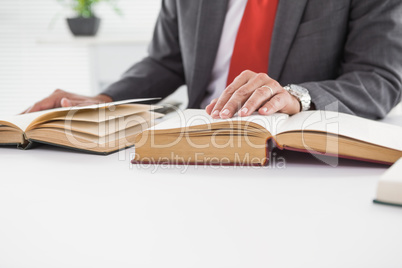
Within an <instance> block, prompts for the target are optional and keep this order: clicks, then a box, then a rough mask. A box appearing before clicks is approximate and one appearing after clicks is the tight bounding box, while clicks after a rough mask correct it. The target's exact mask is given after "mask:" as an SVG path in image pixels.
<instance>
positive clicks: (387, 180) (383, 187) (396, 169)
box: [373, 158, 402, 207]
mask: <svg viewBox="0 0 402 268" xmlns="http://www.w3.org/2000/svg"><path fill="white" fill-rule="evenodd" d="M373 201H374V203H378V204H385V205H393V206H401V207H402V158H401V159H399V160H398V161H397V162H396V163H395V164H394V165H393V166H392V167H390V168H389V169H388V170H387V171H386V172H385V173H384V175H383V176H381V179H380V180H379V181H378V184H377V195H376V198H375V199H374V200H373Z"/></svg>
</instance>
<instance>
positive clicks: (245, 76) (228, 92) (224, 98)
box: [211, 71, 255, 118]
mask: <svg viewBox="0 0 402 268" xmlns="http://www.w3.org/2000/svg"><path fill="white" fill-rule="evenodd" d="M254 75H255V73H254V72H252V71H244V72H242V73H241V74H240V75H239V76H238V77H236V78H235V79H234V80H233V82H232V83H231V84H230V85H229V86H228V87H227V88H226V89H225V90H224V91H223V93H222V95H221V96H220V97H219V98H218V101H217V102H216V104H215V106H214V109H213V110H212V112H211V116H212V117H213V118H220V113H221V110H222V108H223V107H224V106H225V104H226V103H227V102H228V101H229V99H230V98H231V97H232V95H233V94H234V93H235V92H236V91H237V90H238V89H239V88H240V87H241V86H243V85H245V84H246V83H247V82H248V81H249V80H250V79H251V78H252V77H253V76H254Z"/></svg>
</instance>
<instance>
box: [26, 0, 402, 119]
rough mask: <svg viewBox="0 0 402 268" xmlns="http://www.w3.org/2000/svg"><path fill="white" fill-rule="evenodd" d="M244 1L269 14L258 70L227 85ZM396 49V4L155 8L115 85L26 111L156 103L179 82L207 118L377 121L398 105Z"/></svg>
mask: <svg viewBox="0 0 402 268" xmlns="http://www.w3.org/2000/svg"><path fill="white" fill-rule="evenodd" d="M272 1H276V3H275V4H273V5H272V3H270V2H272ZM251 2H254V3H262V4H263V5H264V4H267V3H268V4H270V8H271V9H270V10H267V11H266V12H267V13H265V14H264V13H261V14H256V15H255V16H257V17H259V18H263V19H264V18H267V17H268V19H269V18H271V20H272V21H273V22H274V26H273V28H272V34H269V37H270V40H269V44H270V45H269V47H267V48H266V50H267V51H269V53H268V56H269V57H268V59H266V60H267V61H268V63H267V66H268V67H267V69H266V70H267V71H261V70H258V71H253V69H248V68H247V66H245V68H244V71H243V72H239V73H237V76H235V77H236V78H235V79H234V80H230V78H228V77H229V76H230V75H228V73H230V69H231V58H232V60H233V57H235V56H234V54H235V50H236V44H237V40H236V38H239V36H237V35H236V33H237V34H240V29H241V28H242V26H241V25H242V23H243V20H244V19H245V18H244V16H246V11H247V9H248V5H249V4H250V3H251ZM264 2H267V3H264ZM260 10H262V11H264V8H260ZM272 10H274V12H273V13H272ZM270 12H271V13H270ZM243 14H244V16H243ZM254 23H256V22H255V21H254ZM257 23H258V22H257ZM264 23H265V22H264ZM264 23H261V24H264ZM254 25H259V24H254ZM243 28H245V29H247V27H243ZM249 29H251V28H249ZM253 29H254V28H253ZM245 32H247V31H245ZM228 51H229V53H228ZM244 51H245V50H244V48H243V53H244ZM401 51H402V2H401V1H400V0H383V1H380V0H328V1H322V0H280V1H278V0H265V1H264V0H249V1H247V0H219V1H216V0H199V1H188V0H164V1H162V8H161V11H160V14H159V17H158V20H157V23H156V26H155V32H154V35H153V39H152V42H151V44H150V46H149V55H148V56H147V57H146V58H144V59H143V60H142V61H140V62H138V63H137V64H135V65H134V66H133V67H131V68H130V69H129V70H128V71H127V72H126V73H125V74H124V75H123V76H122V78H121V79H120V80H119V81H117V82H116V83H114V84H112V85H111V86H110V87H109V88H108V89H106V90H105V91H104V92H103V93H102V94H100V95H98V96H95V97H85V96H79V95H75V94H71V93H68V92H65V91H62V90H56V91H55V92H54V93H53V94H51V95H50V96H49V97H47V98H46V99H44V100H41V101H39V102H37V103H36V104H35V105H33V106H32V107H31V108H30V109H29V110H28V111H30V112H32V111H37V110H42V109H48V108H54V107H59V106H72V105H78V104H82V103H97V102H109V101H112V100H113V101H116V100H122V99H129V98H144V97H162V98H163V97H166V96H168V95H169V94H171V93H172V92H174V91H175V90H176V89H177V88H178V87H179V86H181V85H183V84H186V85H187V87H188V96H189V104H188V106H189V107H190V108H200V107H203V108H204V107H205V108H206V110H207V112H208V113H209V114H211V115H212V116H213V117H215V118H219V117H220V118H228V117H231V116H233V115H234V114H235V113H236V112H237V111H238V112H239V115H240V116H246V115H249V114H251V113H252V112H254V111H258V112H259V113H261V114H272V113H274V112H278V111H279V112H284V113H288V114H295V113H298V112H299V111H301V110H308V109H336V110H338V111H340V112H345V113H350V114H356V115H359V116H363V117H367V118H382V117H384V116H385V115H386V114H387V113H388V112H389V111H390V110H391V109H392V108H393V107H394V106H395V105H397V104H398V103H399V102H400V100H401V93H402V52H401ZM232 52H233V53H232ZM249 52H250V53H252V52H253V51H252V49H250V50H249ZM246 53H247V51H246ZM247 56H248V55H244V57H245V58H247ZM236 57H238V55H237V56H236ZM240 62H241V60H240ZM251 64H252V63H251ZM333 104H335V105H333ZM334 107H335V108H334Z"/></svg>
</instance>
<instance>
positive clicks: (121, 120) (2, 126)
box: [0, 99, 162, 154]
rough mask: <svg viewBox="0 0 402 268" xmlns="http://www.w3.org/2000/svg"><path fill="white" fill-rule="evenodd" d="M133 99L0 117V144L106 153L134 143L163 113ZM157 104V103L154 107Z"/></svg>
mask: <svg viewBox="0 0 402 268" xmlns="http://www.w3.org/2000/svg"><path fill="white" fill-rule="evenodd" d="M148 100H150V99H135V100H126V101H118V102H111V103H105V104H97V105H90V106H82V107H69V108H57V109H51V110H46V111H40V112H35V113H30V114H23V115H16V116H11V117H9V118H4V119H0V145H17V146H18V147H19V148H22V149H27V148H30V147H31V146H32V145H33V144H35V143H45V144H52V145H57V146H62V147H68V148H72V149H78V150H83V151H86V152H92V153H98V154H108V153H111V152H114V151H117V150H120V149H123V148H126V147H130V146H132V145H133V144H134V138H135V136H136V135H137V134H138V133H140V132H141V131H143V130H144V129H147V128H149V127H151V126H152V125H153V123H154V120H155V119H156V118H158V117H161V116H162V114H159V113H154V112H152V111H150V110H151V109H153V106H150V105H145V104H132V103H135V102H141V101H148ZM156 108H157V107H156Z"/></svg>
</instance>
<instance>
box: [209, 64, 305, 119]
mask: <svg viewBox="0 0 402 268" xmlns="http://www.w3.org/2000/svg"><path fill="white" fill-rule="evenodd" d="M205 110H206V112H207V113H208V114H210V115H211V116H212V117H213V118H215V119H216V118H223V119H226V118H230V117H232V116H233V115H234V114H235V113H236V112H237V111H239V113H238V114H239V116H249V115H251V114H252V113H253V112H254V111H257V110H258V113H259V114H261V115H270V114H273V113H276V112H281V113H286V114H290V115H292V114H296V113H298V112H300V103H299V101H298V100H297V99H296V98H295V97H294V96H292V95H290V94H289V93H288V92H287V91H286V90H285V89H284V88H283V87H282V86H281V85H280V84H279V83H278V82H277V81H275V80H273V79H271V78H270V77H269V76H268V75H267V74H263V73H258V74H257V73H254V72H252V71H244V72H242V73H241V74H240V75H239V76H238V77H236V78H235V79H234V81H233V83H232V84H230V85H229V86H228V87H227V88H226V89H225V90H224V91H223V93H222V95H221V96H220V97H219V98H218V99H215V100H213V101H212V102H211V103H210V104H209V105H208V106H207V107H206V108H205Z"/></svg>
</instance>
